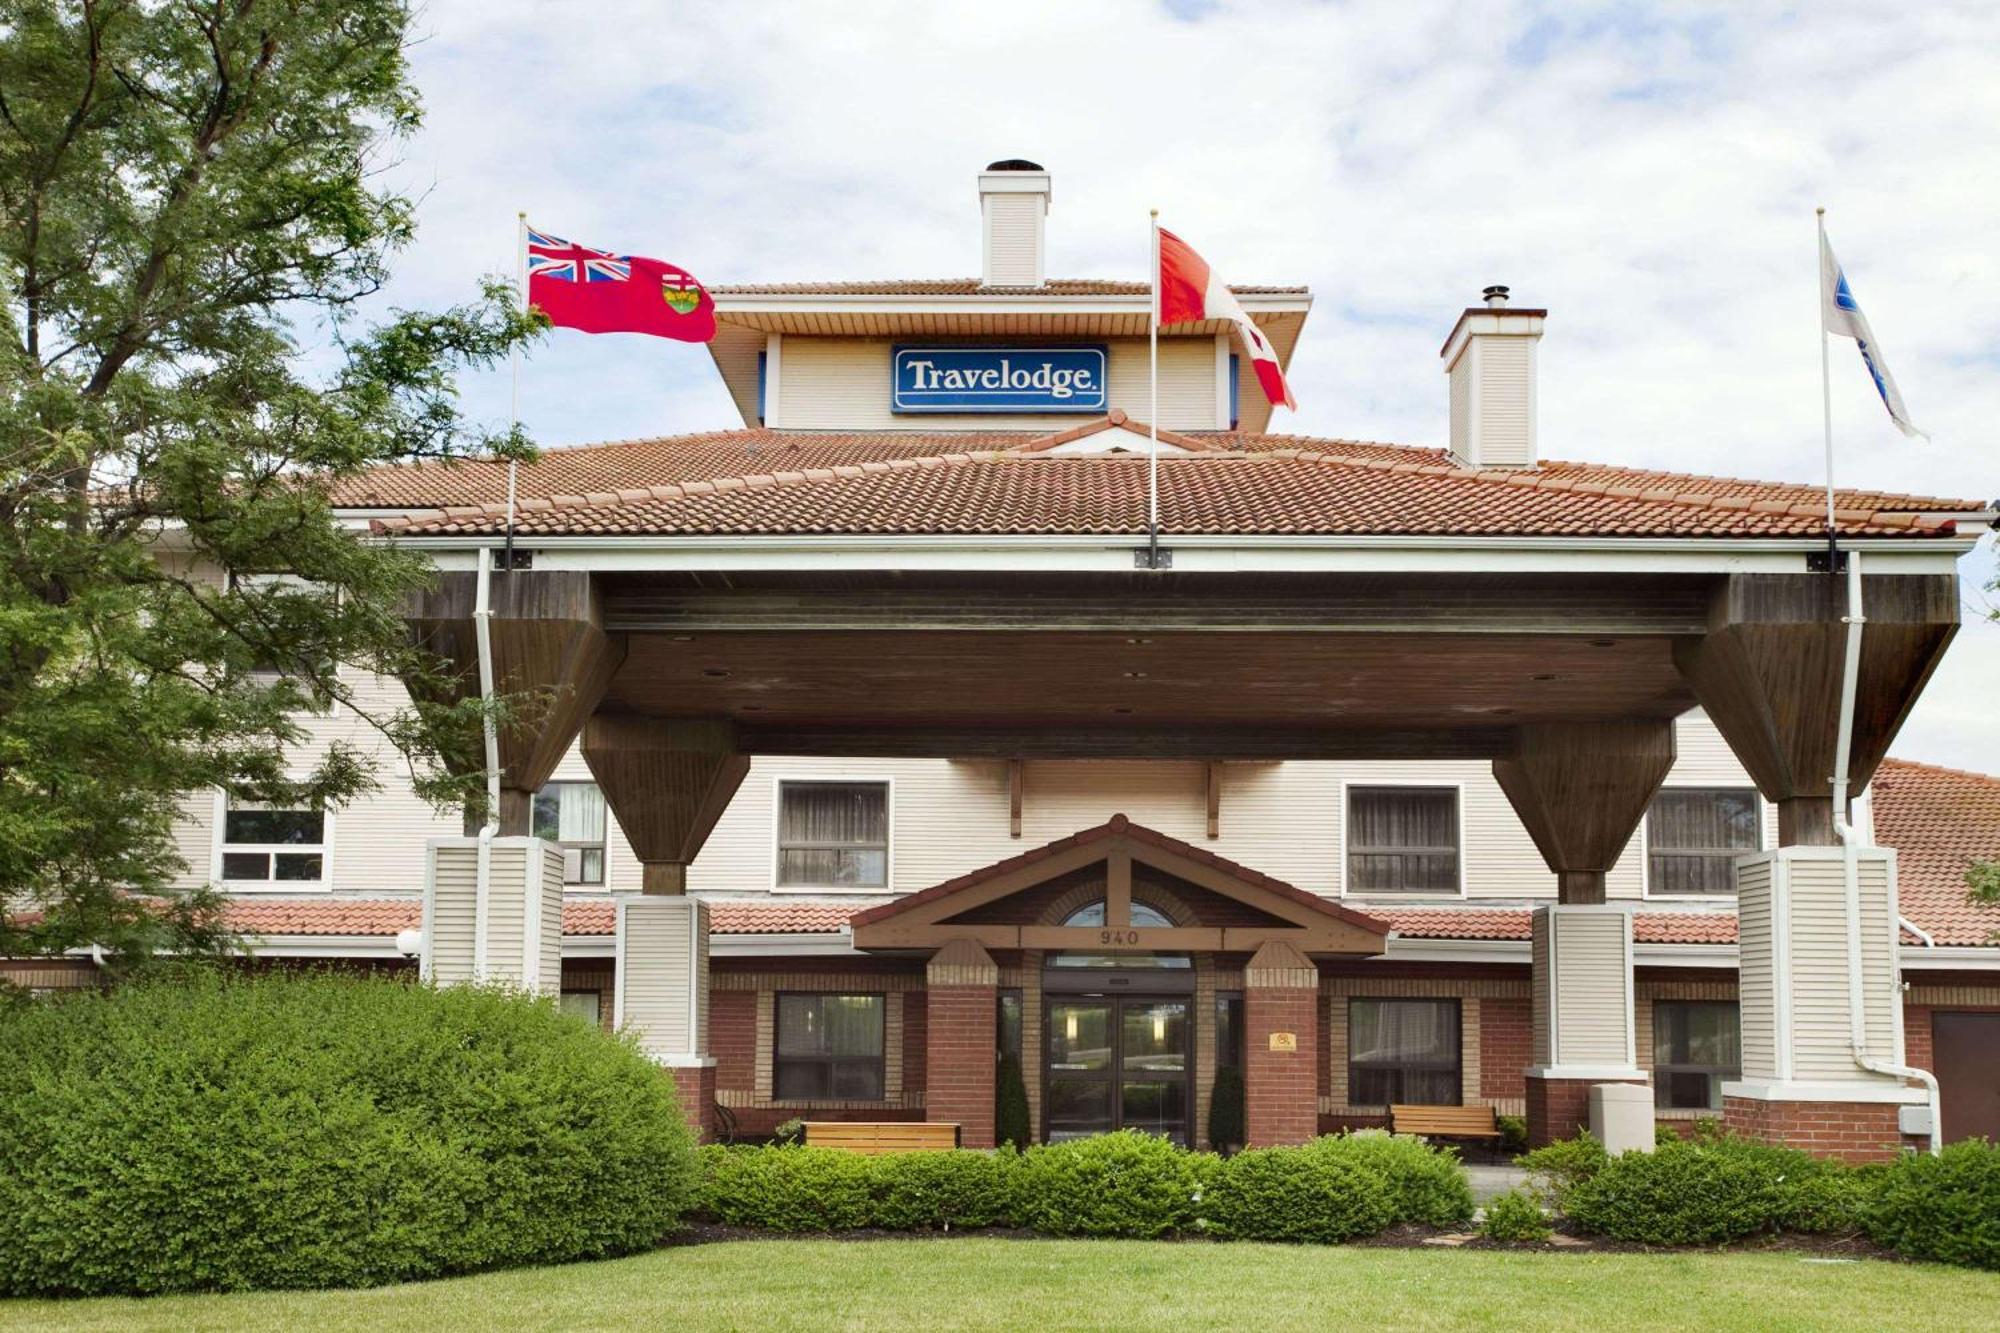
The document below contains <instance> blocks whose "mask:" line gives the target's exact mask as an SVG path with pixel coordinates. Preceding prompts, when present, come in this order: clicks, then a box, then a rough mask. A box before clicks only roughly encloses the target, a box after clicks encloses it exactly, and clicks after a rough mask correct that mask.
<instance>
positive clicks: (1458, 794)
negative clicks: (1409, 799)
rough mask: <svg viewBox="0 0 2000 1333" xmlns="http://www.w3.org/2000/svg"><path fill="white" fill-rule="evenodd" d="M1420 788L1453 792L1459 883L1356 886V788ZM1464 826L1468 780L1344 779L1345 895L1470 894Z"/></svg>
mask: <svg viewBox="0 0 2000 1333" xmlns="http://www.w3.org/2000/svg"><path fill="white" fill-rule="evenodd" d="M1392 787H1403V788H1409V787H1414V788H1421V789H1424V790H1429V791H1449V792H1450V793H1452V803H1453V812H1454V815H1455V816H1456V817H1455V819H1454V825H1455V828H1456V832H1457V835H1458V846H1457V847H1456V848H1455V849H1454V851H1455V852H1456V853H1457V866H1458V874H1457V877H1456V878H1457V881H1458V882H1457V886H1456V887H1455V888H1451V889H1357V888H1355V887H1354V882H1353V881H1354V874H1353V862H1352V858H1353V856H1354V841H1353V838H1352V836H1351V834H1352V831H1353V826H1354V793H1355V791H1356V789H1372V788H1392ZM1468 860H1469V855H1468V846H1467V839H1466V828H1465V782H1464V781H1463V780H1462V779H1454V780H1447V781H1443V782H1440V781H1438V780H1437V779H1435V778H1423V777H1391V778H1367V779H1360V778H1355V779H1343V780H1342V782H1341V783H1340V865H1339V868H1338V874H1339V885H1340V891H1339V894H1338V895H1337V896H1339V897H1342V898H1365V899H1374V900H1378V901H1382V902H1443V901H1448V900H1453V899H1462V898H1465V897H1466V896H1468V890H1467V884H1468V878H1469V875H1470V868H1469V866H1468V865H1467V861H1468Z"/></svg>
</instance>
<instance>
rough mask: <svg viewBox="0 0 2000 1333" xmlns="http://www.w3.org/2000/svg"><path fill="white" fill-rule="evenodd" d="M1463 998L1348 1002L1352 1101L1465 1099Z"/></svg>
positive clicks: (1445, 1103)
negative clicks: (1460, 1023)
mask: <svg viewBox="0 0 2000 1333" xmlns="http://www.w3.org/2000/svg"><path fill="white" fill-rule="evenodd" d="M1458 1059H1459V1052H1458V1001H1457V1000H1363V999H1352V1000H1349V1001H1348V1002H1347V1101H1348V1104H1349V1105H1351V1106H1391V1105H1397V1104H1403V1105H1412V1106H1457V1105H1458V1104H1459V1069H1458Z"/></svg>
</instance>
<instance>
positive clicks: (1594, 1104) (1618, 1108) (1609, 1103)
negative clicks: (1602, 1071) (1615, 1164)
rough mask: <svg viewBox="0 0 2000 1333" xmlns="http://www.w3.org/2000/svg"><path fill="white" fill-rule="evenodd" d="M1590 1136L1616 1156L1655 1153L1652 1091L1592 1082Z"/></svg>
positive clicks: (1639, 1085) (1638, 1086) (1631, 1085)
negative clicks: (1631, 1153)
mask: <svg viewBox="0 0 2000 1333" xmlns="http://www.w3.org/2000/svg"><path fill="white" fill-rule="evenodd" d="M1590 1133H1591V1137H1593V1138H1595V1139H1596V1140H1597V1141H1598V1142H1599V1143H1601V1144H1603V1145H1604V1150H1605V1151H1606V1152H1608V1153H1610V1154H1611V1155H1612V1156H1613V1157H1616V1156H1617V1155H1618V1154H1619V1153H1623V1152H1633V1151H1638V1152H1651V1151H1653V1090H1652V1089H1651V1088H1649V1087H1647V1086H1646V1085H1645V1084H1644V1083H1593V1084H1592V1085H1591V1087H1590Z"/></svg>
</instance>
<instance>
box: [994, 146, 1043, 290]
mask: <svg viewBox="0 0 2000 1333" xmlns="http://www.w3.org/2000/svg"><path fill="white" fill-rule="evenodd" d="M1048 216H1049V173H1048V172H1046V171H1044V170H1042V168H1041V167H1040V166H1039V165H1037V164H1036V163H1033V162H1024V161H1022V160H1021V159H1019V158H1008V159H1007V160H1006V161H1004V162H995V163H993V164H992V165H991V166H989V167H987V168H986V170H984V171H982V172H980V173H979V219H980V221H979V227H980V239H981V245H980V255H981V259H980V279H979V281H980V284H981V285H982V286H986V287H1039V286H1041V285H1042V283H1043V282H1044V281H1046V280H1047V278H1048V271H1047V267H1046V265H1045V262H1044V258H1045V255H1046V254H1047V249H1048V246H1047V234H1048V229H1047V222H1048Z"/></svg>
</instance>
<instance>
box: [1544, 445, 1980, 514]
mask: <svg viewBox="0 0 2000 1333" xmlns="http://www.w3.org/2000/svg"><path fill="white" fill-rule="evenodd" d="M1539 465H1540V466H1541V467H1544V468H1554V467H1564V468H1575V469H1577V470H1579V471H1584V472H1633V473H1640V474H1643V475H1645V476H1649V477H1674V478H1677V479H1679V480H1682V481H1692V482H1719V483H1721V484H1723V485H1728V486H1764V487H1771V488H1783V489H1786V490H1803V491H1813V492H1816V493H1818V494H1820V495H1824V494H1825V493H1826V488H1825V487H1824V486H1820V485H1818V484H1816V483H1814V482H1808V481H1771V480H1768V479H1766V478H1762V477H1729V476H1724V475H1722V474H1721V473H1717V472H1669V471H1667V470H1666V469H1665V468H1657V467H1641V466H1638V465H1637V464H1632V463H1593V462H1589V461H1587V460H1584V459H1576V458H1545V459H1542V460H1541V461H1540V464H1539ZM1843 492H1845V493H1846V494H1849V495H1888V496H1895V497H1897V498H1898V499H1903V500H1925V501H1937V502H1942V503H1945V504H1955V505H1963V504H1981V503H1984V502H1983V501H1978V500H1965V499H1963V498H1960V499H1952V498H1951V497H1949V496H1943V495H1912V494H1910V493H1909V492H1907V491H1888V490H1874V491H1871V490H1868V489H1866V488H1863V487H1857V486H1836V487H1835V488H1834V494H1835V495H1839V494H1841V493H1843ZM1813 512H1815V513H1825V512H1826V507H1825V506H1824V505H1817V506H1813ZM1871 512H1875V513H1896V512H1906V511H1897V510H1880V509H1878V510H1874V511H1871Z"/></svg>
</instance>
